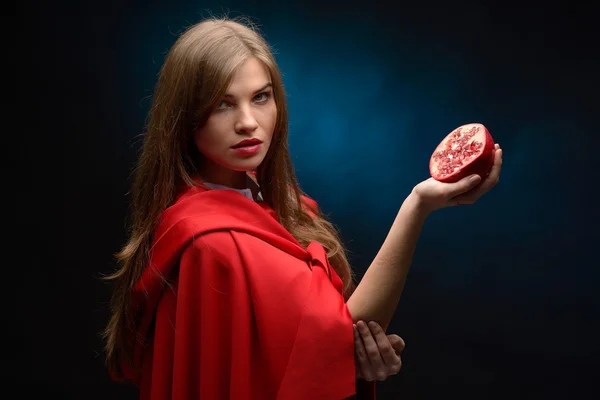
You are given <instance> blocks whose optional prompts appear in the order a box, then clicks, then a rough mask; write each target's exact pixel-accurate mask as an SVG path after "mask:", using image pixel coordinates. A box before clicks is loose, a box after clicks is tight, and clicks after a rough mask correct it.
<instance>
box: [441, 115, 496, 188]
mask: <svg viewBox="0 0 600 400" xmlns="http://www.w3.org/2000/svg"><path fill="white" fill-rule="evenodd" d="M493 165H494V139H493V138H492V135H490V132H489V131H488V130H487V128H486V127H485V126H483V125H482V124H478V123H472V124H466V125H463V126H460V127H458V128H456V129H455V130H453V131H452V132H451V133H450V134H448V136H446V137H445V138H444V140H442V141H441V143H440V144H439V145H438V146H437V148H436V149H435V151H434V152H433V154H432V155H431V159H430V160H429V173H430V174H431V177H432V178H433V179H435V180H437V181H440V182H457V181H459V180H461V179H462V178H464V177H466V176H469V175H472V174H478V175H480V176H481V177H482V178H485V177H486V176H487V174H488V173H489V172H490V170H491V169H492V166H493Z"/></svg>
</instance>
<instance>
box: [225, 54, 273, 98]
mask: <svg viewBox="0 0 600 400" xmlns="http://www.w3.org/2000/svg"><path fill="white" fill-rule="evenodd" d="M269 82H271V74H270V73H269V69H268V68H267V67H266V66H265V65H264V64H263V63H262V62H261V61H259V60H258V59H256V58H249V59H248V60H246V61H244V63H243V64H242V65H240V66H239V67H238V69H237V70H236V71H235V73H234V75H233V78H232V79H231V82H230V83H229V86H228V87H227V93H232V94H233V93H244V92H246V91H250V92H252V91H254V90H257V89H260V88H261V87H263V86H265V85H266V84H267V83H269Z"/></svg>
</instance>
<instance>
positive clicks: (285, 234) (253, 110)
mask: <svg viewBox="0 0 600 400" xmlns="http://www.w3.org/2000/svg"><path fill="white" fill-rule="evenodd" d="M149 117H150V118H149V124H148V132H147V134H146V137H145V142H144V147H143V151H142V153H141V155H140V158H139V163H138V167H137V170H136V176H135V182H134V187H133V210H132V211H133V212H132V221H131V222H132V228H131V233H130V238H129V242H128V243H127V245H126V246H125V247H124V249H123V250H122V251H121V253H120V254H119V255H118V257H119V259H120V260H121V262H122V268H121V269H120V270H119V271H118V272H117V273H116V274H114V275H113V276H111V277H110V278H111V279H114V280H115V283H116V287H115V292H114V295H113V299H112V316H111V319H110V322H109V324H108V326H107V328H106V332H105V334H106V340H107V345H106V348H107V362H108V365H109V369H110V371H111V373H112V374H113V377H115V379H128V380H131V381H133V382H135V383H136V384H137V385H139V387H140V395H141V398H143V399H150V398H152V399H197V398H201V399H223V398H231V399H306V398H312V399H344V398H350V397H361V396H366V397H374V391H373V386H371V390H370V391H366V392H361V390H360V387H361V386H360V384H357V378H364V379H359V380H358V382H361V381H364V380H368V381H372V380H373V379H384V378H385V377H386V376H388V375H390V374H394V373H396V372H397V371H398V369H399V365H400V358H399V353H400V352H401V350H402V348H403V346H404V344H403V342H402V340H401V339H400V338H399V337H397V336H395V335H390V336H386V335H385V329H386V328H387V325H388V323H389V321H390V319H391V318H392V315H393V313H394V310H395V308H396V305H397V302H398V300H399V297H400V293H401V291H402V288H403V286H404V282H405V279H406V275H407V272H408V268H409V265H410V263H411V258H412V255H413V252H414V248H415V246H416V242H417V238H418V236H419V233H420V230H421V228H422V226H423V223H424V221H425V219H426V217H427V216H428V215H429V214H430V213H431V212H433V211H434V210H437V209H440V208H443V207H447V206H452V205H457V204H470V203H473V202H474V201H475V200H477V198H479V197H480V196H481V195H482V194H484V193H485V192H487V191H488V190H489V189H490V188H491V187H492V186H494V184H495V183H496V182H497V180H498V177H499V174H500V166H501V150H500V149H499V147H498V145H496V149H497V151H496V158H495V165H494V168H493V170H492V172H491V173H490V174H489V175H488V176H487V177H485V178H484V179H483V180H482V177H479V176H476V177H469V178H465V179H463V180H462V181H460V182H457V183H453V184H443V183H440V182H437V181H434V180H433V179H428V180H426V181H424V182H421V183H420V184H418V185H417V186H415V188H414V189H413V191H412V192H411V193H410V195H409V196H408V197H407V198H406V199H405V201H404V202H403V204H402V206H401V208H400V210H399V212H398V215H397V217H396V220H395V221H394V223H393V225H392V228H391V230H390V232H389V234H388V236H387V238H386V240H385V242H384V244H383V246H382V247H381V250H380V251H379V253H378V254H377V256H376V258H375V259H374V261H373V263H372V264H371V266H370V267H369V268H368V270H367V272H366V273H365V275H364V277H363V279H362V280H361V282H360V284H358V285H357V286H356V287H355V285H354V284H353V275H352V272H351V269H350V267H349V265H348V261H347V259H346V256H345V251H344V248H343V246H342V244H341V243H340V240H339V237H338V234H337V232H336V230H335V229H334V227H333V226H332V224H330V223H329V222H328V221H327V220H326V219H325V218H324V217H323V215H322V214H321V213H320V211H319V209H318V206H317V204H316V203H315V202H314V201H313V200H312V199H310V198H308V197H307V196H306V195H305V194H304V193H303V192H302V191H301V190H300V188H299V186H298V183H297V181H296V178H295V175H294V171H293V168H292V163H291V161H290V155H289V152H288V149H287V128H288V115H287V108H286V99H285V94H284V89H283V83H282V78H281V74H280V72H279V69H278V67H277V65H276V63H275V60H274V58H273V56H272V54H271V52H270V51H269V47H268V45H267V43H265V41H264V40H263V39H262V38H261V37H260V36H259V35H258V34H257V33H256V31H255V30H253V29H252V28H251V27H250V26H248V25H244V24H242V23H241V22H236V21H232V20H218V19H210V20H206V21H203V22H201V23H199V24H197V25H195V26H192V27H191V28H189V29H188V30H187V31H186V32H185V33H183V35H182V36H181V37H180V38H179V39H178V40H177V42H176V43H175V44H174V46H173V48H172V49H171V51H170V52H169V54H168V56H167V57H166V60H165V62H164V65H163V67H162V70H161V72H160V76H159V80H158V84H157V87H156V91H155V95H154V99H153V105H152V108H151V111H150V116H149ZM363 321H367V322H369V326H370V327H371V329H369V326H367V324H365V323H364V322H363ZM353 326H355V328H354V329H353ZM394 350H395V351H394ZM367 354H369V355H368V356H367Z"/></svg>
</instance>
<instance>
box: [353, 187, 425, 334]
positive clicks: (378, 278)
mask: <svg viewBox="0 0 600 400" xmlns="http://www.w3.org/2000/svg"><path fill="white" fill-rule="evenodd" d="M428 214H429V212H428V211H426V210H425V209H424V208H423V207H422V206H421V204H420V203H419V201H418V198H417V196H416V195H415V194H413V193H411V194H410V195H409V196H408V197H407V198H406V200H405V201H404V203H403V204H402V206H401V207H400V210H399V211H398V214H397V215H396V218H395V220H394V223H393V224H392V227H391V229H390V231H389V233H388V235H387V237H386V239H385V241H384V243H383V245H382V246H381V249H380V250H379V252H378V253H377V256H376V257H375V259H374V260H373V262H372V263H371V265H370V266H369V268H368V269H367V271H366V273H365V275H364V276H363V278H362V279H361V281H360V283H359V284H358V286H357V287H356V290H355V291H354V293H353V294H352V295H351V296H350V298H349V299H348V301H347V306H348V309H349V311H350V314H351V315H352V319H353V320H354V321H355V322H356V321H358V320H363V321H376V322H377V323H379V325H381V326H382V327H383V328H384V329H386V328H387V326H388V324H389V322H390V320H391V319H392V316H393V315H394V312H395V310H396V307H397V305H398V301H399V300H400V295H401V294H402V290H403V288H404V284H405V282H406V276H407V275H408V271H409V268H410V265H411V263H412V258H413V254H414V252H415V248H416V245H417V240H418V238H419V235H420V234H421V230H422V228H423V224H424V223H425V220H426V218H427V215H428Z"/></svg>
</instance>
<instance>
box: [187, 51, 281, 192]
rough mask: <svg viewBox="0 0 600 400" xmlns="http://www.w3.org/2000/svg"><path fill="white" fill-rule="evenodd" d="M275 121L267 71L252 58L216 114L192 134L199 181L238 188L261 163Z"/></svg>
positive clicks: (275, 116) (237, 73)
mask: <svg viewBox="0 0 600 400" xmlns="http://www.w3.org/2000/svg"><path fill="white" fill-rule="evenodd" d="M276 119H277V106H276V104H275V99H274V98H273V91H272V88H271V78H270V74H269V70H268V69H267V68H266V67H265V66H264V64H262V63H261V62H260V61H259V60H257V59H256V58H250V59H248V60H247V61H245V62H244V63H243V64H242V65H241V66H240V67H239V68H238V70H237V71H236V73H235V75H234V76H233V79H232V81H231V84H230V85H229V87H228V88H227V91H226V94H225V96H224V97H223V99H222V100H221V103H220V104H219V106H218V108H217V110H215V111H214V112H213V114H212V115H211V116H210V117H209V118H208V121H207V122H206V124H205V125H204V126H203V127H202V128H199V129H198V130H196V131H195V132H194V136H193V137H194V143H195V144H196V147H197V148H198V150H199V151H200V153H202V155H203V157H202V161H201V165H200V175H201V177H202V178H203V179H204V180H205V181H207V182H210V183H216V184H220V185H225V186H230V187H237V188H242V187H244V185H245V183H246V172H247V171H250V170H253V169H256V168H257V167H258V166H259V165H260V163H261V162H262V161H263V160H264V158H265V156H266V154H267V151H268V150H269V146H270V145H271V139H272V138H273V130H274V128H275V121H276Z"/></svg>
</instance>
